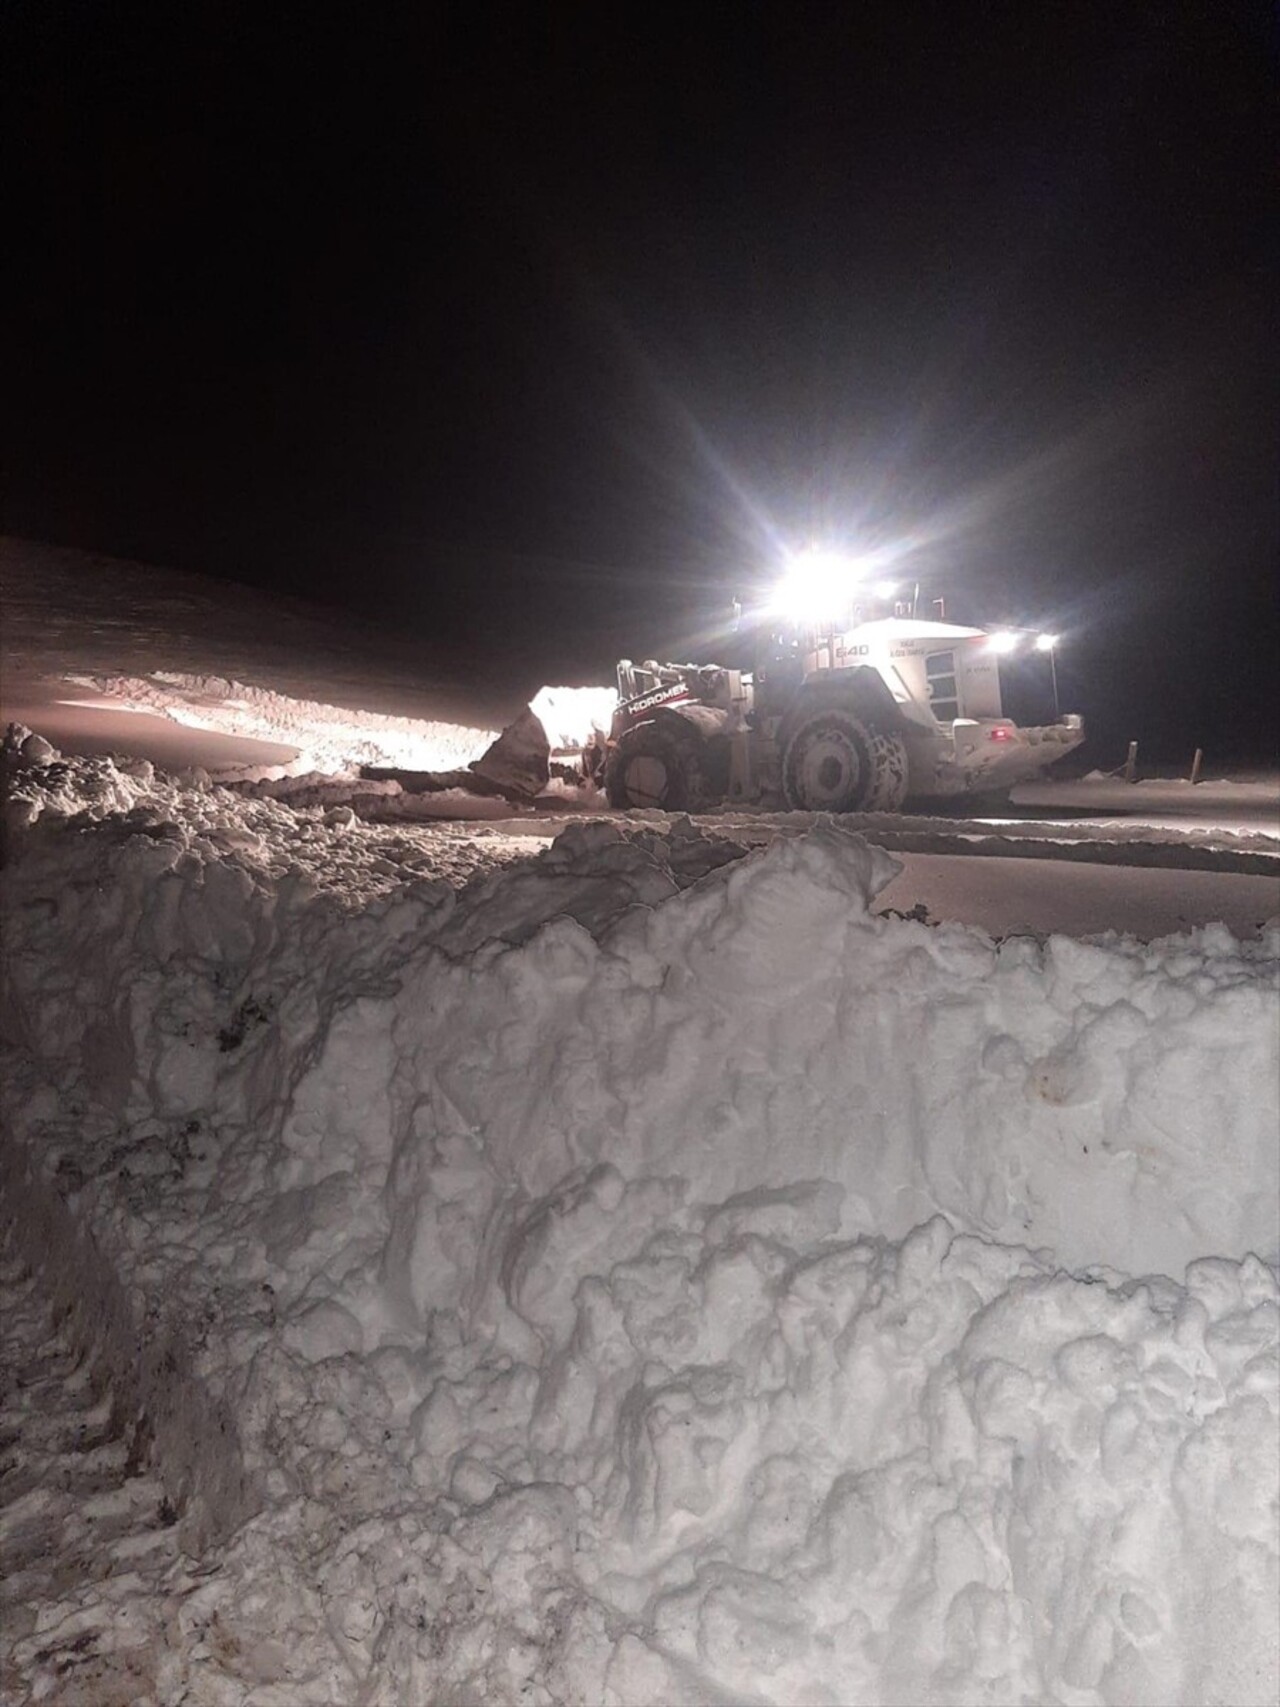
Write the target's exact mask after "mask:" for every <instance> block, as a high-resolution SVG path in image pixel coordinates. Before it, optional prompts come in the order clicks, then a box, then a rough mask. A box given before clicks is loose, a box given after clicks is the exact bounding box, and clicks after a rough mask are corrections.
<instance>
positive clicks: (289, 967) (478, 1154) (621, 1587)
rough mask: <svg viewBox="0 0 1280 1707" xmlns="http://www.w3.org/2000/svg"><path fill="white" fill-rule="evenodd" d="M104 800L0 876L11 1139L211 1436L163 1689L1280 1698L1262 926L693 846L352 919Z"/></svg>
mask: <svg viewBox="0 0 1280 1707" xmlns="http://www.w3.org/2000/svg"><path fill="white" fill-rule="evenodd" d="M85 774H86V775H92V774H94V773H92V772H86V773H85ZM137 780H138V779H136V778H135V779H134V781H135V782H137ZM19 781H20V788H25V789H26V790H27V793H28V794H31V793H32V792H33V790H34V787H35V785H34V784H32V783H31V782H30V781H29V779H28V780H23V779H22V778H21V777H20V779H19ZM152 783H153V786H154V787H155V788H160V787H161V783H160V782H159V781H158V780H157V779H152ZM112 786H116V785H114V784H113V785H112ZM121 786H122V785H121ZM66 788H67V789H68V790H71V784H70V783H67V784H66ZM125 798H126V797H125V796H122V798H121V806H122V807H123V809H124V815H123V816H112V815H110V814H105V815H100V816H99V818H98V819H97V821H94V820H93V819H91V818H89V817H77V816H75V815H74V814H71V813H67V812H63V813H58V812H53V811H40V812H38V813H36V814H34V815H33V818H34V821H33V822H31V824H30V826H29V827H28V828H26V829H22V828H21V827H20V828H19V831H18V834H17V835H16V836H15V839H14V855H15V857H14V858H13V860H12V861H11V865H10V868H9V870H8V871H7V872H6V874H5V888H6V911H7V927H8V939H9V940H8V948H9V953H8V955H7V957H6V960H7V968H6V969H7V975H8V976H7V988H6V995H5V1005H4V1015H3V1017H4V1025H5V1032H6V1035H7V1037H8V1039H9V1041H10V1052H9V1066H10V1069H11V1070H10V1071H9V1072H7V1073H6V1093H7V1102H8V1107H7V1111H6V1118H7V1128H6V1130H7V1133H8V1138H7V1141H6V1148H7V1154H8V1156H9V1157H10V1158H13V1157H20V1158H21V1163H22V1166H23V1168H24V1169H25V1170H26V1177H27V1178H28V1181H29V1190H30V1192H31V1193H32V1195H33V1196H34V1195H37V1194H38V1193H39V1192H40V1191H41V1190H43V1191H45V1192H46V1193H53V1192H55V1191H56V1192H58V1193H60V1194H61V1195H63V1196H64V1197H65V1199H66V1202H67V1204H68V1207H69V1210H70V1212H71V1217H72V1219H73V1220H74V1222H75V1224H76V1226H77V1227H78V1228H80V1229H81V1230H82V1232H83V1236H84V1237H85V1238H86V1239H87V1238H89V1237H90V1236H91V1237H92V1240H93V1241H94V1245H95V1248H96V1249H98V1250H99V1251H101V1252H102V1253H103V1256H104V1258H105V1259H106V1260H108V1261H109V1262H110V1263H111V1264H112V1265H113V1267H114V1269H115V1271H116V1272H117V1273H118V1274H119V1276H120V1281H121V1286H122V1291H123V1292H124V1293H125V1294H126V1295H128V1296H130V1297H133V1298H135V1299H138V1300H140V1301H143V1302H144V1303H145V1304H146V1306H147V1307H148V1308H149V1309H153V1310H154V1311H155V1312H156V1317H157V1322H158V1328H157V1331H159V1329H160V1328H163V1329H164V1330H165V1331H173V1330H177V1329H182V1330H184V1331H185V1333H186V1340H187V1347H188V1355H189V1359H190V1368H191V1378H192V1379H193V1380H198V1381H199V1382H200V1383H201V1384H202V1387H203V1389H204V1390H206V1391H207V1392H208V1393H209V1394H210V1395H211V1396H212V1398H213V1400H214V1401H215V1402H217V1403H219V1404H224V1405H225V1406H226V1407H227V1410H228V1412H229V1414H231V1415H233V1416H234V1417H235V1419H236V1426H237V1430H238V1439H237V1441H236V1443H235V1450H236V1452H237V1453H238V1454H239V1459H240V1463H241V1465H242V1467H243V1471H244V1478H245V1479H246V1481H247V1485H250V1486H252V1488H253V1489H254V1490H255V1500H256V1508H257V1510H256V1515H255V1516H253V1517H252V1518H251V1519H250V1520H249V1521H248V1522H247V1523H244V1524H243V1525H241V1526H240V1527H239V1528H237V1529H236V1530H235V1533H234V1534H233V1535H231V1536H230V1537H229V1538H228V1539H227V1541H226V1542H225V1545H224V1549H223V1551H222V1553H221V1554H220V1555H219V1568H218V1569H217V1570H216V1571H215V1572H213V1574H211V1575H210V1576H209V1577H208V1578H207V1579H206V1580H204V1581H203V1582H202V1583H201V1584H200V1586H198V1587H197V1588H195V1589H194V1590H193V1589H192V1588H191V1587H190V1584H189V1582H186V1581H185V1580H184V1582H183V1583H182V1584H179V1583H178V1582H177V1581H176V1580H174V1581H170V1580H165V1581H160V1580H156V1581H153V1582H149V1583H148V1582H145V1581H144V1582H142V1583H141V1584H140V1586H139V1589H138V1593H139V1595H142V1594H148V1595H151V1596H153V1597H154V1596H157V1595H160V1596H169V1597H171V1601H172V1605H171V1610H170V1613H169V1614H167V1616H169V1618H170V1627H171V1628H172V1630H173V1631H175V1632H176V1635H175V1637H174V1648H173V1651H172V1652H171V1653H170V1654H169V1655H168V1657H167V1659H166V1664H168V1665H169V1667H170V1673H169V1674H166V1675H169V1676H171V1677H172V1679H173V1680H174V1681H173V1682H172V1685H171V1687H172V1691H173V1694H174V1696H175V1697H176V1695H177V1694H179V1693H180V1692H181V1689H182V1688H185V1689H186V1690H187V1691H188V1695H187V1699H188V1700H189V1701H190V1702H192V1703H201V1702H206V1701H208V1702H213V1701H221V1700H225V1699H233V1698H238V1697H237V1696H236V1695H235V1694H234V1691H236V1690H240V1691H241V1692H243V1691H245V1690H248V1691H251V1692H252V1698H253V1699H255V1700H258V1701H261V1702H279V1703H281V1704H283V1703H285V1702H288V1703H290V1704H293V1703H301V1702H312V1701H314V1702H322V1701H332V1700H334V1699H348V1698H356V1697H358V1698H360V1699H362V1700H367V1701H370V1702H386V1703H392V1702H402V1701H406V1700H450V1701H460V1702H464V1701H476V1702H479V1701H485V1702H517V1701H522V1702H543V1703H550V1702H565V1701H589V1702H606V1703H611V1704H613V1707H631V1704H634V1703H638V1702H670V1701H681V1702H709V1703H710V1702H727V1701H758V1702H779V1703H792V1702H800V1701H814V1702H818V1701H832V1700H838V1701H855V1700H868V1701H885V1702H887V1701H901V1702H939V1703H953V1702H962V1701H963V1702H974V1703H978V1702H989V1703H995V1702H1002V1701H1014V1700H1037V1701H1038V1700H1053V1701H1060V1702H1071V1703H1072V1704H1073V1707H1092V1704H1094V1703H1130V1702H1137V1701H1148V1702H1153V1703H1155V1702H1161V1703H1164V1702H1170V1701H1178V1702H1186V1703H1199V1702H1226V1701H1231V1702H1240V1703H1252V1702H1263V1701H1270V1700H1272V1699H1274V1696H1275V1692H1276V1687H1277V1683H1278V1681H1280V1658H1278V1655H1277V1632H1276V1623H1275V1612H1274V1608H1275V1596H1276V1593H1277V1590H1278V1589H1280V1581H1278V1579H1277V1558H1278V1556H1280V1536H1278V1533H1277V1523H1278V1512H1280V1495H1278V1490H1277V1485H1276V1482H1277V1475H1276V1468H1277V1415H1278V1410H1280V1398H1278V1393H1277V1363H1276V1348H1277V1321H1278V1319H1280V1308H1278V1307H1280V1292H1278V1288H1277V1276H1276V1271H1275V1267H1274V1265H1275V1264H1276V1262H1277V1259H1278V1257H1280V1226H1278V1225H1277V1217H1278V1210H1277V1151H1278V1149H1280V1142H1278V1139H1277V1133H1278V1131H1280V1109H1278V1108H1277V1098H1278V1096H1280V1034H1278V1031H1277V1025H1276V1005H1275V1003H1276V989H1275V978H1276V967H1277V961H1278V959H1280V932H1278V931H1275V930H1273V931H1271V932H1270V933H1269V934H1268V935H1267V936H1266V937H1265V938H1263V939H1260V940H1258V941H1255V942H1251V943H1239V942H1236V941H1235V940H1234V939H1232V938H1231V937H1230V935H1229V934H1228V933H1227V932H1226V931H1225V930H1222V929H1219V928H1216V927H1210V928H1207V929H1204V930H1200V931H1196V932H1193V933H1191V934H1189V935H1187V936H1185V937H1180V938H1173V939H1169V940H1167V941H1165V942H1163V943H1158V944H1151V945H1142V944H1139V943H1136V942H1133V941H1131V940H1125V939H1111V940H1107V941H1103V942H1098V943H1093V944H1088V945H1086V944H1083V943H1080V942H1075V941H1071V940H1069V939H1066V938H1053V939H1051V940H1050V941H1049V942H1048V943H1047V944H1045V945H1040V944H1038V943H1037V942H1035V941H1032V940H1025V939H1024V940H1015V941H1009V942H1006V943H1004V944H1000V945H997V944H995V943H993V942H992V941H991V940H990V939H989V938H987V937H985V936H984V935H982V934H981V933H980V932H977V931H973V930H970V929H966V928H964V927H961V926H942V927H940V928H937V929H930V928H928V927H926V926H924V925H922V924H919V923H916V922H914V921H911V920H902V919H893V918H882V917H879V916H877V915H876V914H875V913H874V912H873V911H872V909H871V906H870V903H871V900H872V898H873V896H874V894H875V893H876V892H877V890H878V889H879V888H880V887H882V886H883V884H884V883H885V882H886V881H887V880H888V879H889V878H890V876H891V875H892V873H893V871H894V870H895V869H896V862H895V861H893V860H892V859H891V858H890V857H889V856H888V855H887V854H885V853H884V852H882V851H881V850H879V849H876V848H873V847H870V846H868V845H867V844H866V843H865V842H864V841H862V840H861V839H859V838H858V837H856V836H852V835H849V834H848V833H846V832H844V831H842V830H839V829H836V828H833V827H831V826H820V827H818V828H817V829H815V830H813V831H812V832H810V833H809V834H807V835H804V836H801V837H798V838H795V839H792V840H781V841H778V842H776V843H775V844H773V845H772V846H770V847H769V848H767V849H763V850H759V851H756V852H753V853H750V854H748V855H745V857H744V855H743V850H742V848H741V847H738V846H735V845H734V844H732V843H727V842H723V841H717V840H714V839H712V838H709V837H707V836H705V835H704V834H702V833H701V832H699V831H698V830H697V829H696V828H695V827H694V826H692V825H690V824H689V823H688V822H687V821H683V822H679V823H677V824H676V825H675V826H674V827H672V828H671V833H670V834H663V833H659V832H658V830H657V829H656V828H654V827H645V828H642V829H638V830H635V831H633V832H632V833H624V832H623V831H621V830H620V829H619V828H618V827H616V826H614V825H611V824H608V823H603V822H599V823H595V824H591V825H587V826H577V827H575V828H573V829H571V830H570V831H568V832H566V834H565V835H564V836H562V837H561V838H560V839H559V840H558V841H557V842H556V843H555V844H554V845H553V846H552V847H551V848H549V849H547V850H546V851H545V852H544V853H542V854H541V855H539V856H538V857H536V858H530V859H525V860H523V861H521V862H520V863H518V864H516V865H515V866H514V867H513V868H512V869H510V870H509V871H506V872H500V871H496V870H490V871H488V872H487V873H486V874H484V875H481V876H479V877H478V878H477V879H476V880H474V881H472V882H470V883H469V884H467V885H466V886H465V887H462V888H459V887H458V886H457V885H456V884H450V883H447V882H439V881H436V882H432V881H410V882H407V883H406V882H404V881H403V879H402V880H401V882H400V883H399V885H398V886H397V885H396V884H395V883H394V882H392V881H390V880H389V881H388V884H387V887H386V888H385V889H381V890H379V891H378V892H377V894H376V895H374V896H373V897H372V899H368V900H366V901H365V902H364V903H363V904H361V905H354V904H345V903H344V904H340V900H341V898H340V897H339V896H336V895H334V894H333V893H331V892H324V891H322V890H321V889H320V886H319V885H318V884H317V883H316V882H315V881H314V879H313V878H312V876H311V874H310V873H311V869H312V868H306V869H303V868H301V866H300V863H299V862H298V861H297V859H296V856H295V853H294V850H295V849H296V846H297V844H298V840H299V839H301V838H300V836H299V835H298V834H297V833H296V832H295V839H294V841H292V842H288V843H287V844H286V846H287V849H288V851H287V852H285V851H281V852H280V853H279V855H278V856H277V863H275V864H273V863H272V857H271V856H270V855H269V852H268V851H266V850H267V847H268V844H270V843H271V842H272V840H273V838H274V837H276V836H280V837H284V835H285V831H284V828H283V825H284V823H285V821H286V819H287V818H288V817H290V816H291V815H290V814H289V811H288V809H287V808H286V807H285V806H284V805H282V804H281V803H279V802H274V801H266V800H245V799H241V798H240V797H238V796H234V795H231V794H228V793H226V792H225V791H209V790H207V789H206V790H200V789H196V790H188V791H187V792H186V793H175V794H174V795H173V797H172V798H168V797H166V800H165V806H166V810H167V811H168V812H169V816H168V817H167V818H166V820H165V822H166V823H167V824H168V825H169V826H170V828H169V829H167V830H166V831H165V833H164V834H162V835H155V834H148V833H142V832H140V831H138V830H137V829H134V828H131V821H130V820H129V818H128V813H129V812H131V811H136V810H137V803H136V802H135V803H134V804H133V805H132V806H127V805H125V803H124V802H125ZM146 809H147V810H148V811H151V810H155V808H152V807H147V808H146ZM214 812H216V813H217V814H218V816H219V817H220V820H221V825H222V833H221V836H220V837H218V836H214V835H213V834H211V833H210V832H211V830H212V828H213V826H212V824H211V821H210V814H212V813H214ZM258 813H262V814H267V815H268V816H266V817H255V816H254V814H258ZM188 814H190V815H191V816H190V818H189V819H188ZM272 815H278V822H277V817H276V816H272ZM295 816H296V820H297V821H298V822H304V821H305V822H308V823H311V824H312V826H313V830H312V835H313V836H315V835H316V834H317V833H318V832H317V831H316V829H315V823H316V820H315V818H314V817H313V818H311V819H306V817H305V814H297V815H295ZM132 822H133V823H136V822H137V820H133V821H132ZM239 825H243V826H245V827H246V831H247V834H250V835H252V836H254V837H257V838H259V839H260V840H261V842H262V844H263V847H262V848H259V847H257V846H255V845H254V844H252V843H251V842H249V841H248V840H238V839H237V834H236V827H237V826H239ZM273 826H275V827H274V828H273ZM319 828H320V829H321V830H324V831H325V834H326V841H325V846H326V847H331V846H332V845H334V844H336V843H337V842H339V841H340V840H341V839H342V838H341V837H338V836H336V835H332V832H331V831H330V829H329V827H327V826H325V825H324V823H323V820H322V819H321V820H320V821H319ZM358 833H360V832H359V831H358V830H357V827H356V826H354V825H350V824H349V825H347V826H346V829H345V831H344V832H343V836H344V837H350V836H351V835H353V834H358ZM368 833H369V834H371V835H372V834H373V832H371V831H370V832H368ZM384 833H385V832H384ZM427 833H428V832H426V831H424V832H423V834H427ZM431 833H432V834H438V832H431ZM330 836H332V840H331V841H330V839H329V838H330ZM317 863H320V862H317ZM290 865H292V866H293V867H294V869H292V870H291V869H289V867H290ZM282 866H283V869H281V867H282ZM54 1260H61V1261H63V1263H64V1264H65V1263H70V1262H72V1261H73V1260H74V1254H73V1253H72V1252H71V1251H69V1250H67V1249H66V1248H64V1250H63V1255H62V1257H61V1259H57V1258H55V1259H54ZM1188 1265H1189V1266H1188ZM1144 1277H1145V1278H1144ZM151 1378H152V1379H153V1380H154V1381H156V1382H160V1381H162V1380H163V1379H164V1378H165V1377H164V1373H163V1370H162V1369H158V1370H156V1371H155V1372H153V1375H152V1377H151ZM173 1409H174V1407H173V1406H172V1405H171V1406H170V1410H171V1412H172V1411H173ZM232 1480H234V1479H233V1478H232ZM236 1485H237V1486H239V1485H241V1484H240V1483H236ZM208 1497H209V1498H212V1497H214V1496H212V1495H210V1496H208ZM217 1515H218V1514H217V1513H216V1512H215V1513H212V1514H206V1519H209V1518H210V1517H211V1518H212V1519H216V1517H217ZM208 1527H209V1528H210V1529H211V1530H212V1531H213V1532H214V1533H217V1532H218V1525H217V1523H216V1521H209V1522H208ZM81 1615H82V1614H77V1616H81ZM69 1616H70V1615H69V1614H68V1613H67V1610H66V1609H65V1608H63V1607H61V1606H55V1607H52V1608H45V1609H44V1610H43V1611H42V1613H41V1622H40V1624H39V1626H38V1628H37V1629H36V1630H35V1632H34V1633H33V1634H32V1636H31V1638H30V1642H29V1648H28V1649H23V1651H22V1653H21V1654H20V1656H19V1658H20V1660H21V1663H22V1664H23V1665H24V1666H26V1667H27V1668H28V1670H29V1671H32V1672H36V1671H38V1664H39V1661H38V1652H39V1651H40V1644H41V1643H43V1644H44V1650H43V1651H46V1652H47V1651H48V1650H49V1647H50V1643H51V1640H52V1638H53V1636H54V1635H56V1633H57V1631H59V1630H62V1629H64V1628H65V1629H70V1628H71V1627H72V1626H71V1624H70V1623H67V1624H65V1625H64V1624H62V1623H60V1622H59V1620H60V1619H65V1618H69ZM117 1626H119V1627H123V1620H120V1619H117V1620H116V1624H114V1625H113V1626H112V1628H113V1629H115V1630H116V1634H115V1635H114V1636H113V1637H112V1640H118V1641H123V1640H124V1639H125V1638H124V1636H123V1635H121V1634H120V1633H119V1629H118V1628H117ZM75 1628H77V1629H79V1628H80V1626H79V1625H76V1626H75Z"/></svg>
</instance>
